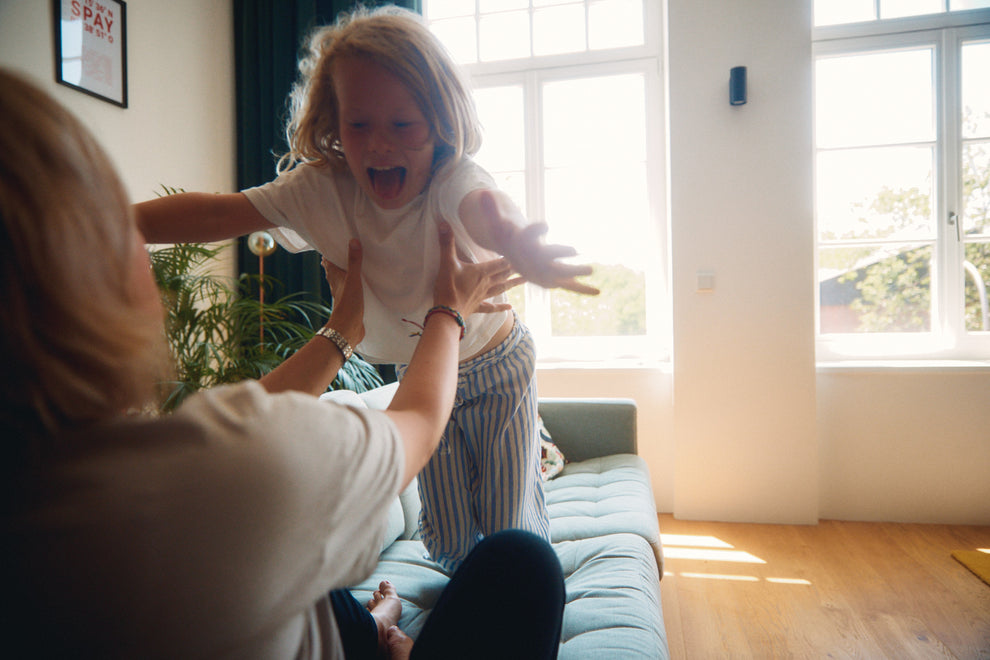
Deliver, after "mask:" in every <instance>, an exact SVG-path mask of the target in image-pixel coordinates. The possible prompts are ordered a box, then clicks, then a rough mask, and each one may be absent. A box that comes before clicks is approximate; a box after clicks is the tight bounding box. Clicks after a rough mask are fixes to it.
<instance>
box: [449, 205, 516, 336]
mask: <svg viewBox="0 0 990 660" xmlns="http://www.w3.org/2000/svg"><path fill="white" fill-rule="evenodd" d="M439 233H440V270H439V271H438V272H437V280H436V284H435V285H434V287H433V303H434V304H435V305H446V306H447V307H452V308H453V309H456V310H457V311H458V312H460V313H461V316H463V317H465V318H467V317H468V316H470V315H471V314H474V313H476V312H477V313H483V314H490V313H492V312H501V311H505V310H507V309H511V308H512V306H511V305H510V304H508V303H492V302H488V301H487V299H488V298H491V297H492V296H497V295H499V294H501V293H504V292H506V291H508V290H509V289H511V288H512V287H514V286H518V285H519V284H522V283H523V279H522V278H521V277H516V278H512V279H510V278H509V276H510V275H511V274H512V265H511V264H510V263H509V261H508V260H507V259H505V258H499V259H493V260H491V261H485V262H482V263H477V264H476V263H469V262H465V261H461V260H460V258H459V257H458V256H457V250H456V248H455V247H454V234H453V232H452V231H451V230H450V225H448V224H447V223H445V222H441V223H440V232H439Z"/></svg>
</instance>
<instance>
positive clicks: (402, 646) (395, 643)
mask: <svg viewBox="0 0 990 660" xmlns="http://www.w3.org/2000/svg"><path fill="white" fill-rule="evenodd" d="M412 647H413V641H412V638H411V637H409V635H407V634H406V633H404V632H402V631H401V630H399V626H392V627H391V628H389V629H388V658H389V660H409V654H410V653H412Z"/></svg>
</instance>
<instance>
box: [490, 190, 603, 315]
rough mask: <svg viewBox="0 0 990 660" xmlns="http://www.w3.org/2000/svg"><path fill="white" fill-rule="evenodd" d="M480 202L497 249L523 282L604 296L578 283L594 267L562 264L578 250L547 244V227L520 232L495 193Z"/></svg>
mask: <svg viewBox="0 0 990 660" xmlns="http://www.w3.org/2000/svg"><path fill="white" fill-rule="evenodd" d="M479 201H480V203H481V211H482V213H483V215H484V216H485V218H486V219H487V221H488V226H489V228H490V229H489V230H490V231H491V232H492V238H493V239H494V240H495V243H496V245H499V246H502V253H503V254H504V255H505V256H506V257H508V258H509V260H510V261H511V262H512V266H513V267H514V268H515V269H516V272H518V273H519V274H520V275H521V276H522V277H523V279H525V280H526V281H527V282H532V283H533V284H537V285H539V286H542V287H544V288H546V289H567V290H568V291H574V292H575V293H582V294H585V295H589V296H597V295H598V294H599V293H600V291H599V290H598V289H596V288H595V287H593V286H589V285H587V284H584V283H583V282H578V281H577V279H576V278H577V277H581V276H583V275H591V272H592V269H591V266H580V265H574V264H566V263H563V262H562V261H559V260H560V259H564V258H566V257H573V256H575V255H576V254H577V250H575V249H574V248H572V247H570V246H568V245H546V244H544V243H543V240H542V239H543V235H544V234H546V233H547V225H546V224H545V223H536V224H531V225H527V226H525V227H522V228H520V227H519V226H518V225H517V224H515V223H514V222H512V221H511V220H509V219H507V218H505V217H503V214H502V212H501V211H500V210H499V207H498V202H497V200H496V198H495V195H494V194H492V192H491V191H484V192H483V193H482V194H481V196H480V198H479Z"/></svg>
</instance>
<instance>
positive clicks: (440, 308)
mask: <svg viewBox="0 0 990 660" xmlns="http://www.w3.org/2000/svg"><path fill="white" fill-rule="evenodd" d="M434 314H446V315H447V316H449V317H451V318H452V319H454V320H455V321H457V325H459V326H461V339H464V332H465V330H467V325H466V324H465V323H464V317H463V316H461V313H460V312H458V311H457V310H456V309H454V308H453V307H447V306H446V305H437V306H436V307H431V308H430V311H428V312H426V318H424V319H423V325H424V326H426V324H427V322H428V321H429V320H430V317H431V316H433V315H434Z"/></svg>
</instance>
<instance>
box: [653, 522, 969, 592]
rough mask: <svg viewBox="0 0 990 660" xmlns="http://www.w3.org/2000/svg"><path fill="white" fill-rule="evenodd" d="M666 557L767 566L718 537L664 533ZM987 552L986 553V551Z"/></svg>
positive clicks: (690, 574) (721, 576)
mask: <svg viewBox="0 0 990 660" xmlns="http://www.w3.org/2000/svg"><path fill="white" fill-rule="evenodd" d="M660 540H661V543H662V544H663V556H664V558H665V559H687V560H696V561H697V560H700V561H721V562H733V563H738V564H766V563H767V562H766V561H765V560H763V559H760V558H759V557H757V556H756V555H753V554H751V553H749V552H746V551H744V550H736V549H735V547H734V546H733V545H732V544H731V543H726V542H725V541H723V540H722V539H720V538H717V537H715V536H694V535H690V534H661V535H660ZM984 552H985V550H984ZM664 575H665V576H680V577H684V578H692V579H705V580H729V581H733V582H761V581H764V580H765V581H766V582H770V583H772V584H789V585H810V584H811V582H809V581H808V580H804V579H801V578H786V577H767V578H761V577H757V576H755V575H734V574H725V573H705V572H697V571H683V572H680V573H678V572H675V571H670V570H666V571H664Z"/></svg>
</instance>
